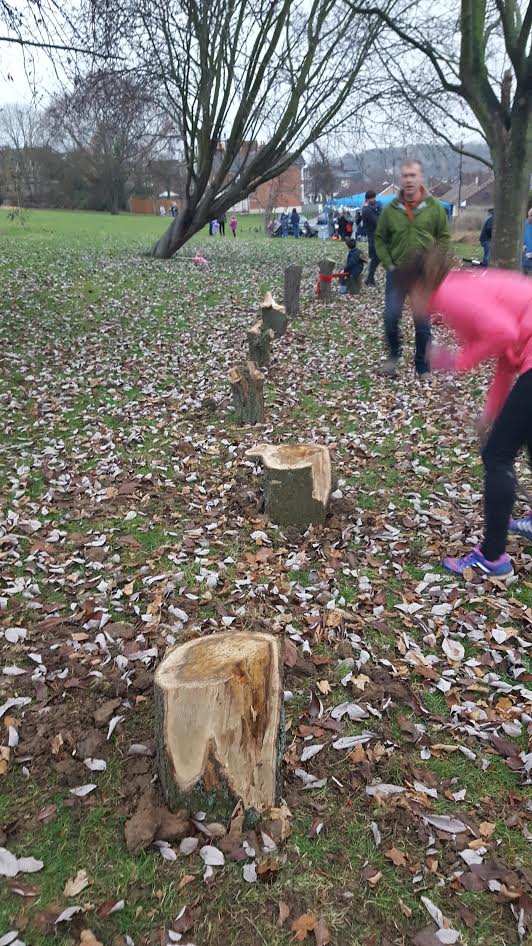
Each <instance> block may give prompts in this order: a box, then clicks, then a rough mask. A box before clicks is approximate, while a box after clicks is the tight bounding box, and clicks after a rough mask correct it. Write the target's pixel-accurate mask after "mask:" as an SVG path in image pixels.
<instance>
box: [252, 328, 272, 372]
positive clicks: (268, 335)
mask: <svg viewBox="0 0 532 946" xmlns="http://www.w3.org/2000/svg"><path fill="white" fill-rule="evenodd" d="M273 338H274V334H273V331H272V329H271V328H266V326H265V325H264V322H261V321H260V320H259V321H258V322H255V323H254V324H253V325H252V326H251V328H250V329H249V330H248V345H249V358H250V361H254V362H255V364H256V365H257V366H258V367H259V368H262V367H263V366H264V365H269V364H270V348H271V343H272V339H273Z"/></svg>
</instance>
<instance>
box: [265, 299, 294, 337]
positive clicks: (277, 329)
mask: <svg viewBox="0 0 532 946" xmlns="http://www.w3.org/2000/svg"><path fill="white" fill-rule="evenodd" d="M261 312H262V321H263V322H264V326H265V328H271V329H272V331H273V333H274V335H275V337H276V338H280V336H281V335H284V334H285V332H286V327H287V325H288V318H287V315H286V312H285V308H284V305H279V304H278V303H277V302H275V300H274V298H273V296H272V294H271V292H267V293H266V295H265V296H264V299H263V300H262V309H261Z"/></svg>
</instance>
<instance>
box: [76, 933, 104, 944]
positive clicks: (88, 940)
mask: <svg viewBox="0 0 532 946" xmlns="http://www.w3.org/2000/svg"><path fill="white" fill-rule="evenodd" d="M79 946H103V943H101V942H100V940H99V939H96V937H95V935H94V933H93V932H92V930H82V931H81V938H80V941H79Z"/></svg>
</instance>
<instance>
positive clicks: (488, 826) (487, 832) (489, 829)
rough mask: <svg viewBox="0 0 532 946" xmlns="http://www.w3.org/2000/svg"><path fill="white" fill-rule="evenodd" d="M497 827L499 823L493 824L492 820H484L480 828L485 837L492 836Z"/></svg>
mask: <svg viewBox="0 0 532 946" xmlns="http://www.w3.org/2000/svg"><path fill="white" fill-rule="evenodd" d="M496 827H497V825H496V824H493V822H492V821H482V822H481V824H480V825H479V827H478V830H479V832H480V834H481V836H482V837H483V838H491V836H492V834H493V832H494V831H495V828H496Z"/></svg>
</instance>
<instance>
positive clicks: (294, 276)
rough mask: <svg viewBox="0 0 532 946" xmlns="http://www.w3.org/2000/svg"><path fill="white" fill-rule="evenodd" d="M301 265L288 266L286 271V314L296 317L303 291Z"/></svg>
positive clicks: (292, 317)
mask: <svg viewBox="0 0 532 946" xmlns="http://www.w3.org/2000/svg"><path fill="white" fill-rule="evenodd" d="M302 272H303V268H302V267H301V266H287V267H286V269H285V271H284V307H285V310H286V314H287V315H288V316H289V317H290V318H291V319H294V318H296V316H298V315H299V293H300V291H301V273H302Z"/></svg>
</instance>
